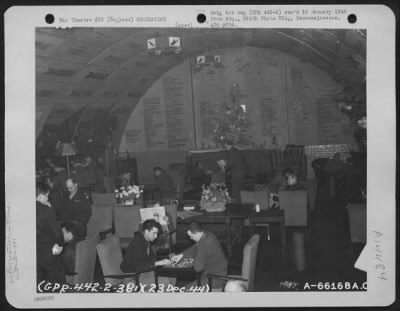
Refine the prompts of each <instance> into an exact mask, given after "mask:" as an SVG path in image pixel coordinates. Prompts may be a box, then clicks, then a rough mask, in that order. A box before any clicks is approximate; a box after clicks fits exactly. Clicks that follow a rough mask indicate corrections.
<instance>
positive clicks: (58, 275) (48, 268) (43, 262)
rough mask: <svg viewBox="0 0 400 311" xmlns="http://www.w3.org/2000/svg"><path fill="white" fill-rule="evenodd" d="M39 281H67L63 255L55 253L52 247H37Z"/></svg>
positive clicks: (61, 282)
mask: <svg viewBox="0 0 400 311" xmlns="http://www.w3.org/2000/svg"><path fill="white" fill-rule="evenodd" d="M36 258H37V261H36V272H37V276H36V277H37V283H40V282H41V281H48V282H52V283H60V284H63V283H65V274H64V267H63V260H62V257H61V255H53V254H52V251H51V248H49V249H37V257H36Z"/></svg>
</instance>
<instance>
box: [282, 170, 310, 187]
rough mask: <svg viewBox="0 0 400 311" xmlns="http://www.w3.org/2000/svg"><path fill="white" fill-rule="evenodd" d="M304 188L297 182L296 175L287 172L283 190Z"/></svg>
mask: <svg viewBox="0 0 400 311" xmlns="http://www.w3.org/2000/svg"><path fill="white" fill-rule="evenodd" d="M305 189H306V188H305V187H304V186H303V185H302V184H300V183H298V182H297V176H296V175H295V174H293V173H289V174H288V176H287V180H286V187H285V190H305Z"/></svg>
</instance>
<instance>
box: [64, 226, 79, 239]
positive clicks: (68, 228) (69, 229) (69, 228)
mask: <svg viewBox="0 0 400 311" xmlns="http://www.w3.org/2000/svg"><path fill="white" fill-rule="evenodd" d="M61 228H64V229H65V231H67V232H71V233H72V236H73V237H74V238H75V237H76V235H77V232H78V229H77V227H76V225H75V224H74V223H71V222H63V223H62V224H61Z"/></svg>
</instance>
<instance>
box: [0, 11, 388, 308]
mask: <svg viewBox="0 0 400 311" xmlns="http://www.w3.org/2000/svg"><path fill="white" fill-rule="evenodd" d="M300 7H301V6H300ZM189 11H190V10H189ZM203 11H204V14H203V13H201V12H203ZM203 11H202V10H201V9H200V10H196V11H194V10H193V12H196V14H192V15H193V16H194V17H193V18H192V19H193V21H192V22H190V23H187V22H186V19H184V18H183V19H177V20H176V23H174V24H175V27H174V26H171V25H170V23H166V24H167V25H165V26H164V25H162V23H163V22H166V21H167V19H165V18H163V17H162V16H164V14H163V12H162V11H160V12H158V13H157V14H155V13H154V11H151V12H152V13H151V15H148V17H147V19H146V18H145V17H143V21H149V22H152V23H153V24H152V25H151V26H148V27H144V26H132V24H134V21H135V20H136V21H138V20H139V17H137V15H135V14H134V16H130V13H128V12H125V13H126V14H125V15H126V17H123V16H122V15H123V14H122V13H123V12H122V11H118V12H119V15H117V14H115V15H113V14H112V12H109V13H104V11H101V12H102V14H100V13H99V14H98V15H96V14H94V15H92V16H93V17H90V18H89V17H88V18H87V20H86V18H84V15H82V14H80V15H79V16H78V15H73V14H72V15H71V14H70V13H66V15H68V16H69V18H68V19H66V18H65V20H64V21H63V18H62V17H60V16H61V15H62V14H58V15H57V14H55V21H56V25H55V26H54V25H51V24H52V23H53V22H52V19H51V18H50V17H49V16H45V15H43V14H42V17H41V18H42V19H43V23H42V25H41V26H35V27H34V28H32V34H31V35H32V36H33V40H34V41H33V42H34V46H33V47H31V48H30V49H29V51H30V52H32V51H33V52H34V53H33V55H31V59H32V62H31V63H30V65H29V69H28V70H30V71H32V70H33V71H34V72H33V77H34V79H33V81H30V82H29V83H30V85H29V88H30V93H29V94H31V95H32V96H33V99H32V101H31V102H30V103H29V105H27V104H25V105H24V107H27V108H24V109H28V110H29V113H30V115H31V116H32V117H31V119H30V121H29V122H30V123H28V124H29V130H28V127H27V128H25V127H24V121H23V120H19V121H18V124H16V125H13V126H12V127H9V132H10V131H12V132H13V135H12V136H13V137H18V135H17V134H16V132H18V131H20V134H19V135H24V131H30V132H31V133H30V134H29V140H28V139H26V138H25V137H23V138H22V140H23V142H24V143H25V142H26V146H24V147H22V148H27V150H30V152H28V151H26V154H25V155H24V156H23V157H22V158H21V157H17V158H16V159H13V163H14V164H13V165H14V166H16V165H17V164H18V165H19V166H24V161H25V160H24V159H25V158H27V157H29V158H30V160H29V161H31V163H30V165H31V164H32V167H31V168H30V174H31V175H32V176H31V177H29V178H28V180H27V181H26V183H25V184H24V185H26V186H28V185H29V189H30V190H29V191H30V192H29V193H31V194H33V193H34V192H33V189H34V186H35V198H36V202H35V206H36V207H34V205H33V202H34V198H33V196H32V197H30V196H29V198H27V199H26V202H28V206H27V209H30V210H31V211H30V212H29V219H28V218H27V217H26V216H27V215H24V216H23V217H24V219H25V220H23V221H21V222H22V223H24V222H28V221H29V222H30V225H29V228H32V230H29V232H28V230H26V231H24V235H27V236H30V237H31V241H32V242H31V245H30V248H29V256H30V257H31V258H30V260H31V261H32V263H31V264H30V265H29V271H30V273H31V274H32V276H31V277H32V280H31V281H30V282H29V283H27V284H29V285H31V286H32V288H29V289H28V288H25V289H26V290H28V291H29V292H33V296H34V297H35V296H37V298H34V299H35V301H36V302H37V303H38V304H37V305H34V306H36V307H46V305H45V302H46V299H48V300H57V299H58V298H59V297H60V296H62V297H63V298H62V299H66V300H67V299H68V296H71V297H84V296H90V297H92V298H91V299H92V300H96V299H97V298H96V297H105V298H104V299H107V296H108V297H112V299H114V298H113V297H116V299H118V298H117V297H118V296H114V295H121V294H125V296H124V300H125V301H129V298H128V299H127V298H126V297H132V296H127V295H126V294H129V295H136V296H138V297H149V299H153V300H154V298H151V297H155V296H157V295H160V294H162V296H161V297H162V298H161V300H163V299H166V297H168V296H170V295H172V296H173V297H174V299H176V300H181V301H186V300H188V299H189V298H188V297H191V296H190V295H191V294H200V293H202V296H201V299H202V300H203V303H204V300H207V298H206V296H207V295H210V296H211V297H214V298H215V296H213V295H214V293H219V295H225V293H235V295H237V297H235V299H239V300H240V299H242V300H243V298H240V295H248V293H264V294H265V295H266V294H277V293H279V294H282V293H284V294H287V295H288V296H285V297H290V295H294V294H293V292H296V293H304V295H310V294H314V293H315V294H316V295H318V294H321V293H324V294H325V295H328V296H329V295H338V294H339V293H346V294H348V293H353V294H354V295H360V296H359V297H362V296H361V295H364V294H365V295H367V294H368V291H369V290H370V284H371V283H372V282H373V281H374V280H376V279H380V280H383V279H385V280H386V279H387V278H390V277H389V276H388V275H387V274H388V269H386V266H385V264H384V262H383V261H384V260H387V261H390V260H391V259H390V260H389V259H388V257H389V251H387V253H386V254H387V255H384V254H383V251H382V247H381V244H380V243H381V240H382V239H384V236H385V239H389V237H387V236H386V234H387V235H389V234H393V235H392V238H394V231H391V233H389V232H386V233H383V232H382V231H380V230H378V229H376V230H375V229H374V228H375V227H373V228H372V227H370V225H369V223H370V220H369V219H371V218H376V217H377V214H376V212H377V211H376V210H375V209H374V211H372V212H371V208H370V207H368V208H367V205H368V206H370V204H371V203H370V198H371V196H372V197H373V198H374V201H373V202H376V197H377V195H378V194H377V193H378V191H377V190H378V188H376V187H381V188H382V190H384V187H385V186H384V184H382V178H383V177H384V174H386V173H385V172H386V170H387V169H388V167H392V169H393V170H395V162H391V160H393V159H394V158H395V157H394V154H392V153H390V152H389V153H388V154H387V158H385V157H383V158H381V160H382V161H384V159H386V160H387V161H386V166H385V167H382V174H381V175H379V174H376V175H373V176H372V175H371V173H370V171H371V170H370V169H371V165H370V162H367V161H370V160H371V158H370V157H373V158H374V159H375V160H374V161H378V160H379V157H378V155H377V149H375V147H373V148H371V140H372V144H373V143H375V142H376V140H377V139H376V137H377V134H375V133H376V132H377V130H376V126H377V124H379V125H378V127H379V126H384V123H381V122H384V121H382V120H381V119H379V121H377V120H376V114H370V111H371V110H370V105H373V103H371V99H370V94H371V91H370V90H369V87H370V85H371V84H370V83H371V82H369V78H370V76H369V75H367V72H369V70H370V69H369V66H370V65H369V64H370V63H369V61H368V58H367V55H370V54H369V53H370V51H369V50H368V49H367V47H370V46H371V45H370V40H375V38H376V34H375V36H372V38H373V39H371V36H370V33H371V27H370V26H369V25H368V24H365V23H364V24H363V23H361V24H360V25H357V23H355V24H354V25H352V23H353V22H351V20H352V17H350V15H351V14H350V15H349V13H352V11H351V10H346V9H345V8H341V7H339V8H337V9H336V11H335V9H333V8H332V9H331V8H329V9H326V10H321V11H320V12H314V13H313V12H312V9H311V8H310V9H308V8H306V9H304V8H303V9H297V8H295V9H293V11H291V10H289V11H285V10H284V9H283V8H282V11H281V9H280V8H279V9H275V8H271V9H270V8H268V7H262V6H259V7H257V8H252V7H250V6H249V8H247V9H246V10H243V12H241V11H239V12H238V10H237V7H229V6H226V7H221V9H220V10H213V9H211V10H209V11H208V10H203ZM314 11H315V10H314ZM193 12H191V13H193ZM197 12H200V13H199V14H197ZM165 14H166V15H167V13H165ZM125 15H124V16H125ZM154 15H159V17H155V16H154ZM275 15H276V16H278V17H276V18H277V21H282V20H283V19H284V18H286V19H290V18H293V19H294V20H293V24H288V27H259V26H258V25H259V24H257V26H255V27H251V26H248V25H251V22H252V21H257V22H260V21H263V19H265V20H267V19H268V21H269V22H271V20H273V18H275V17H274V16H275ZM353 15H354V14H353ZM143 16H145V15H144V14H143ZM150 16H151V18H150ZM176 16H178V15H176ZM196 16H197V19H196ZM202 16H204V18H206V20H207V22H206V23H207V24H205V25H208V26H204V25H201V23H202V21H201V20H202ZM236 16H240V17H242V18H243V20H244V21H247V22H248V23H247V24H246V26H245V27H229V25H226V24H223V22H225V23H228V24H229V23H232V24H234V23H235V22H239V20H236V19H235V18H236ZM279 16H280V17H279ZM293 16H297V20H296V18H294V17H293ZM307 16H313V17H315V16H323V17H325V18H324V21H326V20H328V21H329V20H330V19H332V20H333V19H334V17H335V16H341V17H340V18H342V19H343V22H341V26H340V27H332V26H330V27H329V26H328V27H322V25H324V24H323V23H322V22H321V25H319V24H318V23H317V22H315V23H314V24H313V25H314V26H312V27H310V26H307V27H304V28H303V27H302V26H301V24H300V23H301V21H305V23H306V22H309V21H310V20H315V19H313V18H308V17H307ZM354 16H356V15H354ZM230 17H231V18H230ZM53 18H54V17H53ZM355 18H356V19H357V17H355ZM358 18H359V19H360V20H361V21H362V16H360V15H359V16H358ZM45 20H46V22H47V25H45V24H44V21H45ZM243 20H242V22H243ZM299 20H300V21H299ZM49 21H50V22H49ZM117 21H118V22H117ZM168 21H169V22H170V19H169V20H168ZM344 21H345V22H344ZM63 22H65V23H66V24H67V25H68V26H67V27H60V24H62V23H63ZM124 22H125V23H126V24H124ZM75 23H76V24H77V25H78V26H74V25H75ZM83 23H87V26H86V25H85V26H82V24H83ZM96 23H97V24H98V25H101V26H97V24H96ZM107 23H113V24H112V26H104V25H105V24H107ZM119 23H121V24H123V26H122V25H119ZM157 23H158V24H159V25H160V26H154V24H157ZM213 23H214V24H213ZM127 24H130V26H126V25H127ZM281 24H282V23H281ZM281 24H280V25H281ZM239 25H241V24H240V23H239ZM289 25H290V26H289ZM346 25H347V27H345V26H346ZM201 26H203V27H201ZM393 39H394V37H393ZM6 45H7V42H6ZM380 57H381V58H384V55H380ZM393 61H394V59H393ZM19 68H20V70H21V69H22V70H23V69H24V67H23V66H19ZM6 69H7V68H6ZM21 73H22V71H21ZM382 77H383V75H382ZM372 79H376V77H374V78H372ZM374 81H375V80H374ZM12 83H14V84H15V83H17V82H16V81H14V82H12ZM374 83H378V82H374ZM388 84H390V83H388ZM390 85H391V84H390ZM23 86H24V85H23V84H20V90H21V92H22V89H23ZM389 91H390V90H389ZM6 95H7V94H6ZM390 96H394V93H393V94H392V93H390ZM390 96H388V100H387V101H386V102H387V107H389V106H390V108H387V109H394V106H393V107H392V106H391V105H393V103H394V102H392V101H391V97H390ZM374 99H376V97H374ZM383 104H384V103H382V105H383ZM6 106H7V103H6ZM379 107H382V108H380V109H386V108H383V107H384V106H379ZM21 109H22V108H21ZM375 109H377V107H375ZM367 110H368V113H367ZM375 111H376V110H375ZM393 111H394V110H393ZM6 112H7V109H6ZM13 113H14V114H15V113H16V112H13ZM9 116H10V118H11V114H10V115H9ZM372 116H373V117H372ZM367 118H368V128H367ZM373 118H375V120H372V121H370V120H371V119H373ZM6 119H7V115H6ZM391 122H392V120H389V121H388V123H387V125H388V126H389V127H390V126H392V123H391ZM11 123H12V124H15V121H14V120H13V121H11ZM371 124H373V126H375V128H374V130H373V131H372V130H371V129H370V125H371ZM32 125H33V126H32ZM24 128H25V129H24ZM371 131H372V132H373V134H371ZM15 135H16V136H15ZM371 135H374V136H371ZM384 135H385V134H384ZM393 135H394V133H393ZM367 137H368V139H367ZM370 137H372V138H371V140H370V139H369V138H370ZM378 137H379V134H378ZM393 138H394V136H393ZM393 138H391V137H387V136H382V137H380V138H379V139H380V140H387V142H388V143H389V142H390V143H392V142H394V139H393ZM379 139H378V140H379ZM6 140H7V136H6ZM13 143H14V144H15V143H16V142H13ZM380 143H381V144H382V142H380ZM9 144H11V141H9ZM6 145H7V144H6ZM393 148H395V145H394V146H393ZM393 148H392V149H391V151H393V150H394V149H393ZM24 150H25V149H24ZM371 150H372V152H371ZM372 153H373V154H372ZM378 154H380V153H378ZM374 164H375V165H376V163H374ZM6 167H7V166H6ZM367 168H368V169H367ZM375 170H376V169H374V172H375ZM382 175H383V176H382ZM21 176H22V175H21ZM387 176H388V178H391V175H390V176H389V175H387ZM393 176H394V175H393ZM11 177H12V183H11ZM11 177H10V179H9V180H10V183H9V189H13V190H11V191H10V192H9V193H10V195H11V196H15V195H16V193H15V192H16V191H17V189H16V188H17V184H16V179H15V177H14V176H11ZM371 179H372V181H371ZM379 180H381V181H380V182H378V185H377V181H379ZM393 181H394V180H393ZM6 184H7V179H6ZM374 187H375V188H374ZM390 187H391V186H390ZM22 189H23V188H20V189H18V191H19V192H21V191H22V193H23V192H24V191H23V190H22ZM386 189H389V188H386ZM390 189H391V188H390ZM393 189H394V188H393ZM379 191H380V190H379ZM382 195H383V196H385V195H386V193H385V191H383V193H382ZM387 195H388V196H391V194H390V193H387ZM393 195H394V193H393ZM6 196H7V186H6ZM28 199H29V200H28ZM9 202H10V201H9V200H8V201H7V200H6V214H7V213H8V214H7V217H8V218H7V221H8V222H7V224H6V231H7V230H9V231H7V235H8V238H7V239H6V246H7V247H8V250H7V253H6V257H7V256H8V263H7V258H6V272H7V277H8V279H7V281H8V282H11V283H13V282H17V283H18V277H19V276H18V275H19V274H22V273H21V270H22V269H19V270H18V268H17V264H18V263H17V257H16V255H15V252H16V249H18V247H17V245H16V239H13V238H12V236H13V234H15V231H16V230H15V228H14V229H13V226H14V225H13V224H14V223H15V222H19V221H17V220H16V218H17V217H19V216H18V215H20V214H19V213H18V214H13V215H12V218H11V216H10V215H11V214H12V212H11V210H13V209H14V208H16V207H17V205H16V204H11V203H9ZM392 208H393V211H392ZM34 210H36V213H34V212H33V211H34ZM367 211H368V212H367ZM381 212H382V213H385V212H384V209H381ZM392 212H394V206H388V211H387V214H385V215H382V217H386V218H387V217H389V215H392V214H391V213H392ZM371 213H372V214H371ZM35 215H36V217H35ZM146 215H147V216H146ZM393 215H394V214H393ZM386 218H382V219H386ZM19 219H22V218H19ZM367 219H368V221H367ZM11 221H12V223H11ZM21 222H19V223H20V224H21ZM387 228H391V226H388V227H387ZM388 230H391V229H388ZM367 240H368V241H371V242H369V243H368V245H370V246H371V247H370V248H368V247H367ZM34 241H35V242H34ZM382 243H383V242H382ZM20 245H22V242H21V244H20ZM382 245H383V244H382ZM18 246H19V245H18ZM386 247H387V245H386ZM371 249H373V250H371ZM21 251H22V252H23V253H24V255H26V252H25V251H24V250H23V249H21V248H20V249H19V250H18V252H21ZM372 252H374V254H373V255H371V254H372ZM360 255H361V256H360ZM13 256H14V257H13ZM366 258H367V259H366ZM372 259H375V260H378V261H380V262H377V263H374V264H373V266H374V270H373V272H372V273H371V269H370V268H368V267H369V266H371V265H372V264H371V263H370V261H372ZM18 262H20V260H18ZM378 264H380V265H382V266H380V267H378V268H377V265H378ZM393 268H394V267H393ZM392 273H393V276H392V277H394V272H392ZM24 286H28V285H24ZM371 286H372V285H371ZM77 293H79V296H74V294H77ZM167 294H169V295H167ZM204 295H205V296H204ZM40 297H43V299H42V300H41V298H40ZM218 297H219V296H218ZM222 297H223V296H222ZM226 297H228V296H226ZM230 297H231V296H229V298H227V299H231V298H230ZM243 297H246V296H243ZM306 297H310V296H304V297H303V298H304V299H309V298H306ZM335 297H339V296H335ZM74 299H75V298H74ZM79 299H81V298H79ZM82 299H86V298H82ZM101 299H103V298H101ZM109 299H110V298H109ZM131 299H136V298H131ZM190 299H191V298H190ZM217 299H218V298H217ZM260 299H262V298H260ZM285 299H289V298H285ZM66 300H63V301H66ZM99 301H100V300H99ZM321 301H323V299H322V300H321ZM39 303H44V304H43V305H39ZM320 303H321V302H320ZM177 305H179V303H178V304H177ZM181 305H185V306H187V305H186V304H184V303H181ZM211 305H212V304H210V306H211ZM228 305H231V304H229V303H228V304H227V306H228ZM250 305H253V304H252V303H250ZM283 305H285V304H283ZM283 305H282V304H277V305H275V306H283ZM123 306H129V303H128V304H125V305H123ZM218 306H220V305H218ZM259 306H272V305H266V304H265V302H264V303H263V304H261V305H259ZM298 306H301V304H299V305H298Z"/></svg>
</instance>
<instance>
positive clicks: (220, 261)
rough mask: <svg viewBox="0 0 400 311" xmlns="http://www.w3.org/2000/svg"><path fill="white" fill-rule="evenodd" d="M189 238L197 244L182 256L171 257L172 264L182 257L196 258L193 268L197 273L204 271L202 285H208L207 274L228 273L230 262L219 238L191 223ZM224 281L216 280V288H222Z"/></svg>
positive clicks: (188, 232)
mask: <svg viewBox="0 0 400 311" xmlns="http://www.w3.org/2000/svg"><path fill="white" fill-rule="evenodd" d="M186 232H187V234H188V236H189V238H190V239H192V240H193V241H194V242H196V243H195V244H194V245H193V246H191V247H189V248H188V249H187V250H185V251H183V252H182V254H179V255H175V256H172V257H171V261H172V262H178V261H179V260H181V259H182V257H191V258H194V265H193V268H194V270H195V271H196V272H201V271H203V273H202V275H201V285H206V284H207V280H208V279H207V274H222V275H226V274H227V272H228V261H227V259H226V257H225V254H224V251H223V250H222V248H221V244H220V243H219V241H218V239H217V237H216V236H215V235H214V233H212V232H207V231H204V230H203V228H202V227H201V225H200V224H198V223H195V222H194V223H191V224H190V225H189V227H188V230H187V231H186ZM223 284H224V281H223V280H216V281H215V283H214V285H215V288H222V286H223Z"/></svg>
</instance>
